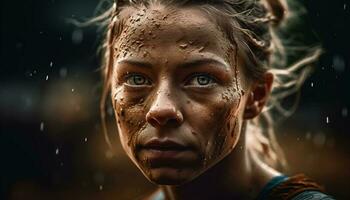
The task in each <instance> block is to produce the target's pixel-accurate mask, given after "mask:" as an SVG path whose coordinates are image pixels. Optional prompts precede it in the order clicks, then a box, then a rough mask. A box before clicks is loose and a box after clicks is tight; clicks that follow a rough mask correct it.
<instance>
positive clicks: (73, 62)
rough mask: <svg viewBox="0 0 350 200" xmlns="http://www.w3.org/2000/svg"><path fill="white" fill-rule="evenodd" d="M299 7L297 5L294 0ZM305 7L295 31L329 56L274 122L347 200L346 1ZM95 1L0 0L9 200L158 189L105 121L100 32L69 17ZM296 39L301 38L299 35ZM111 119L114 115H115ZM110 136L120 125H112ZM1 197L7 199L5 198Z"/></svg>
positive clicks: (312, 169) (4, 178) (311, 168)
mask: <svg viewBox="0 0 350 200" xmlns="http://www.w3.org/2000/svg"><path fill="white" fill-rule="evenodd" d="M291 1H294V2H297V1H296V0H291ZM299 2H301V3H302V5H304V7H305V10H304V11H307V13H306V12H304V11H303V10H302V9H300V8H298V10H299V11H303V12H301V13H300V15H301V19H302V20H303V21H302V22H298V23H296V27H297V29H298V31H296V32H292V33H293V34H295V35H293V37H295V38H299V39H300V41H302V42H301V44H306V45H308V44H314V43H315V42H319V43H321V44H322V46H323V48H324V50H325V53H324V54H323V55H322V57H321V58H320V61H319V62H318V64H317V66H316V68H315V72H314V73H313V75H312V76H311V77H310V78H309V79H308V80H307V81H306V83H305V85H304V86H303V88H302V96H301V101H300V106H299V108H298V110H297V111H296V113H295V114H294V115H293V116H292V117H290V118H289V119H287V120H285V121H283V122H282V123H281V124H280V125H279V126H278V139H279V141H280V143H281V146H282V147H283V148H284V150H285V153H286V157H287V159H288V161H289V162H290V163H291V166H290V169H289V172H288V173H289V174H295V173H298V172H303V173H305V174H307V175H309V176H311V177H312V178H314V179H316V180H317V181H318V182H320V183H321V184H323V185H324V186H325V187H326V189H327V191H328V192H329V193H330V194H333V195H334V196H335V197H337V198H338V199H350V191H349V190H348V187H349V186H348V184H347V183H348V179H350V170H349V169H350V157H349V153H350V142H349V141H348V140H350V135H349V132H350V128H349V127H348V126H349V125H350V120H349V118H350V117H349V112H350V110H349V109H350V105H349V104H350V94H349V93H350V90H349V86H350V73H349V61H350V59H349V55H350V54H349V52H350V46H349V45H350V42H349V37H350V32H349V29H350V28H349V27H350V21H349V20H348V18H349V16H350V2H349V1H348V0H346V1H345V0H343V1H341V0H334V1H327V0H308V1H302V0H299ZM98 3H99V1H97V0H96V1H92V0H89V1H87V0H36V1H34V0H27V1H24V0H22V1H8V0H7V1H1V73H0V76H1V81H0V83H1V84H0V118H1V138H0V144H1V160H0V163H1V164H0V165H1V167H0V169H1V171H0V173H1V193H2V196H3V197H4V198H5V199H14V200H16V199H86V200H88V199H140V198H141V197H143V196H144V195H145V194H148V193H149V192H150V191H151V190H152V189H154V188H155V186H154V185H152V184H150V183H148V181H147V180H146V179H145V178H144V177H143V176H142V174H141V173H140V172H139V171H138V170H137V169H136V167H135V166H134V165H133V164H132V163H131V161H129V160H128V158H127V157H126V156H125V155H124V153H123V152H122V150H121V148H120V146H119V143H118V140H117V138H116V136H114V137H113V136H112V137H113V139H114V140H115V143H116V150H114V151H111V150H109V149H108V147H107V145H106V143H105V141H104V139H103V134H102V132H101V125H100V122H99V109H98V108H99V96H100V92H101V80H100V71H99V70H98V57H97V56H96V48H97V47H98V41H99V39H100V38H99V35H100V34H99V33H98V32H97V29H96V27H89V28H78V27H76V26H73V25H72V24H69V23H67V19H69V18H71V19H80V20H81V19H84V18H87V17H91V16H93V13H94V10H95V8H96V6H97V4H98ZM298 34H300V35H298ZM110 113H111V112H110ZM110 131H111V132H113V131H114V132H115V127H114V126H113V125H111V127H110ZM0 198H1V197H0Z"/></svg>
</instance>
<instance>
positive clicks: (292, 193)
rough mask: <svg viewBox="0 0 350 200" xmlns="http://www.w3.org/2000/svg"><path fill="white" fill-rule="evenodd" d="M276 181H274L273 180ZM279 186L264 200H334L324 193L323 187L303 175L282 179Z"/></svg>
mask: <svg viewBox="0 0 350 200" xmlns="http://www.w3.org/2000/svg"><path fill="white" fill-rule="evenodd" d="M272 180H274V179H272ZM280 180H281V181H279V182H278V183H277V184H274V185H273V187H270V188H269V190H268V192H266V193H265V195H264V198H261V199H264V200H270V199H281V200H318V199H319V200H321V199H322V200H331V199H334V198H332V197H331V196H328V195H326V194H325V193H324V189H323V187H322V186H320V185H319V184H317V183H316V182H315V181H313V180H311V179H310V178H308V177H307V176H305V175H303V174H299V175H295V176H291V177H284V178H283V179H281V178H280Z"/></svg>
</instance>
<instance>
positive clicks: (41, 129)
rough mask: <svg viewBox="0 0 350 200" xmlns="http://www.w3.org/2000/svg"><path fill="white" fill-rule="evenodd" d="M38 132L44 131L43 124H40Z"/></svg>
mask: <svg viewBox="0 0 350 200" xmlns="http://www.w3.org/2000/svg"><path fill="white" fill-rule="evenodd" d="M40 131H44V122H41V123H40Z"/></svg>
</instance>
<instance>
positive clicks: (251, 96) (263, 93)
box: [243, 72, 273, 119]
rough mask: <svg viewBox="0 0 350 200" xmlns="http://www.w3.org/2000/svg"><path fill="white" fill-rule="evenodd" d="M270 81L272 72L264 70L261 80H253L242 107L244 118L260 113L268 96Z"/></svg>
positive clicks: (271, 81) (271, 80)
mask: <svg viewBox="0 0 350 200" xmlns="http://www.w3.org/2000/svg"><path fill="white" fill-rule="evenodd" d="M272 83H273V74H272V73H270V72H266V73H265V74H264V77H263V80H259V81H255V82H254V83H253V84H252V86H251V88H250V91H249V93H247V95H248V98H247V102H246V105H245V109H244V115H243V118H244V119H253V118H254V117H256V116H258V115H259V114H260V113H261V111H262V109H263V108H264V106H265V104H266V102H267V100H268V98H269V95H270V92H271V88H272Z"/></svg>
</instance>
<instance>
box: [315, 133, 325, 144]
mask: <svg viewBox="0 0 350 200" xmlns="http://www.w3.org/2000/svg"><path fill="white" fill-rule="evenodd" d="M313 142H314V144H315V145H316V146H323V145H324V144H325V142H326V135H325V134H324V133H322V132H320V133H317V134H316V135H315V136H314V138H313Z"/></svg>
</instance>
